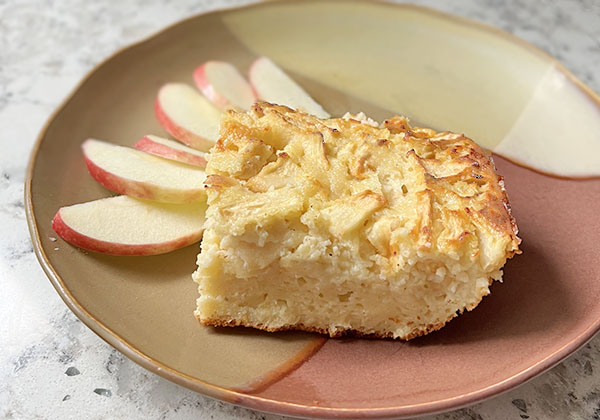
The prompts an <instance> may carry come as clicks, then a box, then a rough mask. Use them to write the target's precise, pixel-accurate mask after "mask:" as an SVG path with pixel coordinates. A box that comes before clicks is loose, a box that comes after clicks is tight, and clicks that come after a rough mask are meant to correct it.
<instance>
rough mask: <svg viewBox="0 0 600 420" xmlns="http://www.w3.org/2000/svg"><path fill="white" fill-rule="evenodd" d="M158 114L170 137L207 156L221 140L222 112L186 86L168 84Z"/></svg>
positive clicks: (162, 90)
mask: <svg viewBox="0 0 600 420" xmlns="http://www.w3.org/2000/svg"><path fill="white" fill-rule="evenodd" d="M154 112H155V114H156V118H157V120H158V122H159V123H160V125H162V126H163V128H164V129H165V130H167V132H168V133H169V134H170V135H172V136H173V137H175V138H176V139H177V140H179V141H180V142H182V143H184V144H187V145H188V146H190V147H193V148H194V149H197V150H201V151H203V152H206V151H208V150H209V149H210V148H211V147H212V146H213V145H214V144H215V142H216V141H217V139H218V137H219V123H220V121H221V111H219V110H218V109H217V108H215V106H214V105H213V104H211V103H210V101H209V100H208V99H206V98H205V97H204V96H202V95H201V94H200V93H199V92H198V91H197V90H196V89H194V88H193V87H191V86H189V85H186V84H184V83H167V84H166V85H164V86H163V87H162V88H160V90H159V92H158V97H157V98H156V103H155V105H154Z"/></svg>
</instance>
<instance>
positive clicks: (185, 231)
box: [52, 195, 206, 255]
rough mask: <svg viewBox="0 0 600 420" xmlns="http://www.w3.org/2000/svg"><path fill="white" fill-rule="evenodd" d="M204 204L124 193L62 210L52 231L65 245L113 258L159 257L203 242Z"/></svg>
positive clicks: (53, 222) (55, 220)
mask: <svg viewBox="0 0 600 420" xmlns="http://www.w3.org/2000/svg"><path fill="white" fill-rule="evenodd" d="M205 210H206V204H205V203H204V202H198V203H189V204H167V203H156V202H151V201H144V200H137V199H134V198H131V197H127V196H125V195H121V196H116V197H109V198H103V199H100V200H96V201H90V202H87V203H82V204H75V205H72V206H66V207H62V208H60V209H59V210H58V212H57V213H56V216H54V219H53V220H52V228H53V229H54V231H55V232H56V233H57V234H58V235H59V236H60V237H61V238H63V239H64V240H65V241H67V242H69V243H71V244H73V245H75V246H78V247H80V248H84V249H87V250H90V251H96V252H101V253H104V254H112V255H156V254H163V253H166V252H170V251H173V250H176V249H179V248H183V247H185V246H188V245H190V244H193V243H194V242H198V241H199V240H200V239H201V238H202V232H203V230H204V212H205Z"/></svg>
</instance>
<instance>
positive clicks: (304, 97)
mask: <svg viewBox="0 0 600 420" xmlns="http://www.w3.org/2000/svg"><path fill="white" fill-rule="evenodd" d="M249 77H250V84H251V85H252V87H253V88H254V90H255V91H256V93H257V95H258V97H259V98H261V99H263V100H265V101H268V102H271V103H275V104H279V105H285V106H289V107H290V108H294V109H298V110H300V111H304V112H308V113H310V114H313V115H316V116H317V117H319V118H329V117H330V116H331V115H329V113H327V111H325V110H324V109H323V107H322V106H321V105H319V104H318V103H317V102H315V100H314V99H313V98H311V97H310V95H309V94H308V93H306V91H305V90H304V89H302V87H300V86H299V85H298V84H297V83H296V82H294V81H293V80H292V79H291V78H290V76H288V75H287V74H286V73H285V72H284V71H283V70H282V69H281V68H279V67H278V66H277V64H275V63H273V62H272V61H271V60H270V59H269V58H267V57H259V58H257V59H256V60H255V61H254V63H252V65H251V66H250V72H249Z"/></svg>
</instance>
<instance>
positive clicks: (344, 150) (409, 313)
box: [193, 102, 520, 340]
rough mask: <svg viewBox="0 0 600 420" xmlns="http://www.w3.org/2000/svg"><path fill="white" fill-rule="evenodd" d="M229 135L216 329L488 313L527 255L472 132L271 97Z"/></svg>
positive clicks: (217, 239)
mask: <svg viewBox="0 0 600 420" xmlns="http://www.w3.org/2000/svg"><path fill="white" fill-rule="evenodd" d="M220 130H221V131H220V139H219V141H218V142H217V144H216V145H215V147H214V148H213V149H212V150H211V153H210V156H209V159H208V166H207V168H206V172H207V180H206V188H207V194H208V210H207V213H206V225H205V233H204V237H203V240H202V245H201V252H200V254H199V255H198V260H197V263H198V269H197V271H196V272H195V273H194V275H193V278H194V280H195V281H196V282H197V283H198V286H199V293H200V297H199V298H198V301H197V310H196V316H197V317H198V318H199V320H200V322H201V323H202V324H204V325H213V326H238V325H241V326H246V327H253V328H259V329H262V330H267V331H279V330H289V329H295V330H305V331H314V332H319V333H323V334H328V335H330V336H332V337H335V336H340V335H344V334H348V333H352V334H355V335H367V336H375V337H391V338H401V339H406V340H408V339H411V338H414V337H417V336H420V335H423V334H427V333H428V332H431V331H434V330H437V329H439V328H441V327H442V326H444V324H446V323H447V322H448V321H449V320H451V319H452V318H454V317H455V316H456V315H457V314H460V313H462V312H463V311H464V310H471V309H473V308H475V307H476V306H477V304H478V303H479V302H480V301H481V299H482V298H483V297H484V296H485V295H487V294H488V293H489V291H490V290H489V288H490V285H491V283H492V282H493V281H494V280H501V278H502V271H501V269H502V267H503V265H504V264H505V262H506V260H507V259H508V258H510V257H512V256H513V255H514V254H515V253H518V252H519V248H518V246H519V242H520V240H519V238H518V237H517V226H516V223H515V220H514V219H513V217H512V215H511V212H510V206H509V203H508V198H507V195H506V192H505V190H504V187H503V182H502V178H501V177H500V176H498V175H497V173H496V171H495V168H494V165H493V162H492V161H491V159H490V156H489V155H488V154H487V153H486V152H485V151H484V150H483V149H481V148H480V147H479V146H477V144H475V143H474V142H473V141H472V140H470V139H468V138H466V137H465V136H464V135H461V134H454V133H450V132H442V133H436V132H435V131H433V130H431V129H424V128H415V127H411V126H410V125H409V123H408V121H407V120H406V118H403V117H399V116H397V117H393V118H391V119H389V120H387V121H385V122H384V123H383V124H382V125H381V126H379V125H378V124H377V123H374V122H373V121H370V120H362V121H361V120H359V119H357V118H352V117H345V118H338V119H327V120H322V119H319V118H317V117H314V116H312V115H308V114H305V113H302V112H296V111H294V110H292V109H289V108H286V107H283V106H278V105H272V104H268V103H265V102H259V103H257V104H255V105H254V106H253V108H252V110H251V111H249V112H247V113H239V112H235V111H229V112H228V113H227V114H226V115H225V116H224V117H223V120H222V122H221V129H220Z"/></svg>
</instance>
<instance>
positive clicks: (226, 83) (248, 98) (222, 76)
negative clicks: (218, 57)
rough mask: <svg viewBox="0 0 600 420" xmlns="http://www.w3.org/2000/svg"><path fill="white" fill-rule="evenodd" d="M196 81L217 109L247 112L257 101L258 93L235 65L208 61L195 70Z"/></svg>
mask: <svg viewBox="0 0 600 420" xmlns="http://www.w3.org/2000/svg"><path fill="white" fill-rule="evenodd" d="M194 81H195V82H196V86H198V89H200V90H201V91H202V93H203V94H204V96H206V97H207V98H208V99H209V100H210V101H211V102H212V103H213V104H215V106H217V108H219V109H222V110H226V109H236V110H242V111H247V110H249V109H250V107H251V106H252V104H253V103H254V102H255V101H256V93H255V92H254V90H253V89H252V86H250V84H249V83H248V82H247V81H246V79H245V78H244V76H242V75H241V74H240V72H239V71H238V69H236V68H235V67H234V66H233V64H230V63H226V62H224V61H207V62H206V63H204V64H202V65H201V66H198V67H197V68H196V70H194Z"/></svg>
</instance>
